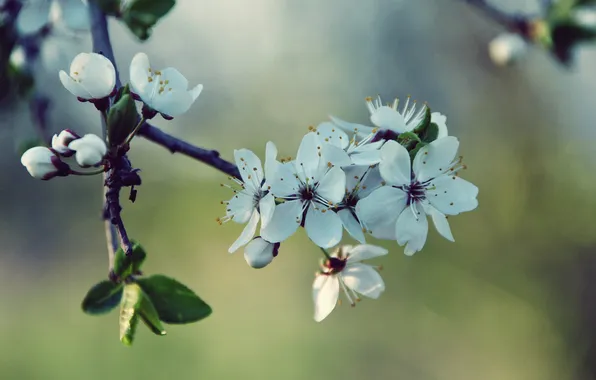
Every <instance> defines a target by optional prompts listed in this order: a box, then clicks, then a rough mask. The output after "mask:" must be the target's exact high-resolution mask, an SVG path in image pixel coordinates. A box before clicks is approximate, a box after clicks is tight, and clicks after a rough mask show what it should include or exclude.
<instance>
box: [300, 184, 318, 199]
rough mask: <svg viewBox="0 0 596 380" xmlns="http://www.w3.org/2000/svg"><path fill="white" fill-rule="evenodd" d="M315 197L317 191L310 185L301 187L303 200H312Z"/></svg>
mask: <svg viewBox="0 0 596 380" xmlns="http://www.w3.org/2000/svg"><path fill="white" fill-rule="evenodd" d="M314 197H315V193H314V191H313V190H312V189H311V188H310V187H309V186H304V187H303V188H301V189H300V199H302V200H303V201H311V200H312V199H313V198H314Z"/></svg>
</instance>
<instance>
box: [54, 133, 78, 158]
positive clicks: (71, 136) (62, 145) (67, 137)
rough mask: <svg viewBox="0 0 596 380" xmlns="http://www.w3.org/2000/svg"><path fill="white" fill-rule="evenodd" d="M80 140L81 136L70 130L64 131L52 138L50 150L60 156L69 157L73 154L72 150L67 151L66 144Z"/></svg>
mask: <svg viewBox="0 0 596 380" xmlns="http://www.w3.org/2000/svg"><path fill="white" fill-rule="evenodd" d="M80 138H81V136H79V135H77V134H76V133H74V132H73V131H71V130H70V129H65V130H63V131H62V132H60V133H59V134H57V135H54V137H52V149H54V150H55V151H56V152H58V153H59V154H60V155H61V156H64V157H70V156H72V155H73V154H74V150H72V149H69V148H68V144H70V143H71V142H73V141H74V140H76V139H80Z"/></svg>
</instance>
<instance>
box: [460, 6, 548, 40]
mask: <svg viewBox="0 0 596 380" xmlns="http://www.w3.org/2000/svg"><path fill="white" fill-rule="evenodd" d="M463 1H464V2H465V3H467V4H469V5H471V6H473V7H475V8H476V9H478V10H480V11H481V12H482V13H484V14H485V15H486V16H488V17H489V18H491V19H493V20H495V21H496V22H498V23H499V24H501V25H503V26H504V27H505V28H507V29H509V30H511V31H512V32H516V33H519V34H520V35H521V36H522V37H525V38H527V37H528V36H529V32H530V24H531V22H532V20H531V19H532V18H533V17H531V16H529V15H522V14H519V13H506V12H503V11H501V10H500V9H498V8H497V7H495V6H494V5H492V4H490V3H488V2H487V1H486V0H463ZM541 4H542V7H543V11H546V10H548V8H550V5H551V1H550V0H543V1H542V3H541ZM536 17H538V15H536Z"/></svg>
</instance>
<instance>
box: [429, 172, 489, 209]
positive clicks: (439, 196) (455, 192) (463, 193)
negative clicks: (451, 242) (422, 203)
mask: <svg viewBox="0 0 596 380" xmlns="http://www.w3.org/2000/svg"><path fill="white" fill-rule="evenodd" d="M427 189H429V190H427V191H426V197H427V199H428V200H429V201H430V203H431V204H432V205H433V206H434V207H435V208H436V209H437V210H439V211H440V212H442V213H443V214H445V215H457V214H459V213H462V212H466V211H472V210H474V209H475V208H476V207H478V200H477V199H476V197H477V196H478V188H477V187H476V186H475V185H474V184H472V183H470V182H468V181H466V180H465V179H461V178H459V177H457V176H447V175H442V176H440V177H438V178H435V179H433V180H432V181H431V182H430V183H429V185H428V186H427Z"/></svg>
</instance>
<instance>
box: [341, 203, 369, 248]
mask: <svg viewBox="0 0 596 380" xmlns="http://www.w3.org/2000/svg"><path fill="white" fill-rule="evenodd" d="M337 215H339V218H340V219H341V222H342V224H343V225H344V228H345V229H346V231H348V233H349V234H350V236H352V237H353V238H354V239H356V240H358V241H359V242H360V243H365V242H366V238H365V237H364V232H362V226H361V225H360V223H358V220H357V219H356V217H355V216H354V214H352V211H351V210H349V209H347V208H344V209H343V210H339V211H338V212H337Z"/></svg>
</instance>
